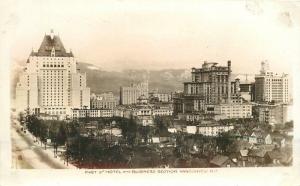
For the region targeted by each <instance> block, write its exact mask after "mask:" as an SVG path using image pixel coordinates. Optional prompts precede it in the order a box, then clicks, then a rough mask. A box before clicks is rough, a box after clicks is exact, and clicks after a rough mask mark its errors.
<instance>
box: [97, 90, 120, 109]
mask: <svg viewBox="0 0 300 186" xmlns="http://www.w3.org/2000/svg"><path fill="white" fill-rule="evenodd" d="M117 103H118V101H117V99H116V97H115V96H114V95H113V93H112V92H108V93H103V94H97V95H96V94H92V96H91V108H92V109H114V108H115V107H116V106H117Z"/></svg>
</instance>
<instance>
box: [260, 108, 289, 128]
mask: <svg viewBox="0 0 300 186" xmlns="http://www.w3.org/2000/svg"><path fill="white" fill-rule="evenodd" d="M288 107H289V105H287V104H259V105H256V106H255V108H254V109H255V111H256V113H257V115H258V120H259V122H261V123H266V124H270V125H275V124H284V123H285V122H287V121H288V116H287V115H288Z"/></svg>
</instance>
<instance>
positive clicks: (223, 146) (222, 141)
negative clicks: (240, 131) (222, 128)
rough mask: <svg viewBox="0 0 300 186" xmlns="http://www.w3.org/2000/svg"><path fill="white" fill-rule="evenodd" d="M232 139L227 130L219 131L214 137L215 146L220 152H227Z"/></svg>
mask: <svg viewBox="0 0 300 186" xmlns="http://www.w3.org/2000/svg"><path fill="white" fill-rule="evenodd" d="M232 142H233V140H232V139H231V137H230V135H229V134H228V133H227V132H224V133H220V134H219V136H218V137H217V138H216V143H217V147H218V148H219V149H220V150H221V152H224V153H227V150H228V147H229V146H230V145H231V144H232Z"/></svg>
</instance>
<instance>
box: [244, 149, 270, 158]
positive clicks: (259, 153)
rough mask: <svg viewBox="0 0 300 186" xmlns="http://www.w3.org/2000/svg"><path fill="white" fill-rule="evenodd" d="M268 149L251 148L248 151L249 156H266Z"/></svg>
mask: <svg viewBox="0 0 300 186" xmlns="http://www.w3.org/2000/svg"><path fill="white" fill-rule="evenodd" d="M266 153H267V151H266V150H264V149H251V150H250V151H249V153H248V155H249V156H253V157H261V158H263V157H265V155H266Z"/></svg>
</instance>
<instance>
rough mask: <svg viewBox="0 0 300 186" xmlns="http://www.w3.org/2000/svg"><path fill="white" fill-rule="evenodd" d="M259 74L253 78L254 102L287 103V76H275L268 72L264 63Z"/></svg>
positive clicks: (264, 62)
mask: <svg viewBox="0 0 300 186" xmlns="http://www.w3.org/2000/svg"><path fill="white" fill-rule="evenodd" d="M261 65H262V66H261V71H260V74H259V75H257V76H256V77H255V101H256V102H272V101H275V102H278V103H288V102H289V82H288V75H287V74H282V75H277V74H274V73H273V72H272V71H270V70H269V65H268V63H267V62H266V61H263V62H262V63H261Z"/></svg>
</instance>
